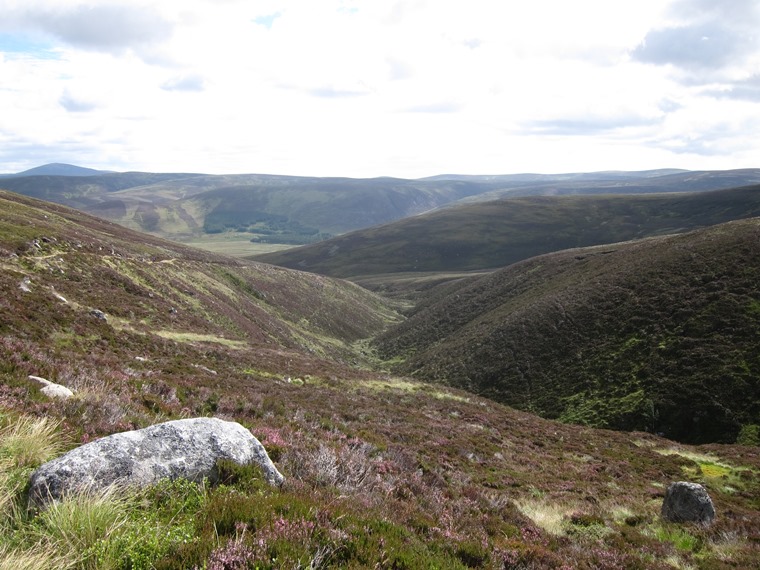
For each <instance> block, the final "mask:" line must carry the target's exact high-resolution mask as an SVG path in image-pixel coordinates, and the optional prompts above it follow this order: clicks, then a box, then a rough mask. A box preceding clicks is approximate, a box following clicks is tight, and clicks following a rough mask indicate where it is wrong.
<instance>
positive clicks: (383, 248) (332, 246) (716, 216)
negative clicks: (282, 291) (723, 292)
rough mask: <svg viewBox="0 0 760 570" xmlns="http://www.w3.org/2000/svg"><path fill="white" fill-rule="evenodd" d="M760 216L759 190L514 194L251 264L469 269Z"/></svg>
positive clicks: (331, 269)
mask: <svg viewBox="0 0 760 570" xmlns="http://www.w3.org/2000/svg"><path fill="white" fill-rule="evenodd" d="M758 215H760V186H748V187H742V188H735V189H729V190H717V191H712V192H702V193H693V194H677V193H676V194H672V193H671V194H652V195H631V196H617V195H605V196H539V197H526V198H511V199H504V200H497V201H493V202H483V203H476V204H467V205H460V206H455V207H449V208H445V209H442V210H437V211H434V212H430V213H427V214H424V215H421V216H416V217H413V218H407V219H404V220H400V221H398V222H394V223H391V224H386V225H383V226H378V227H374V228H369V229H366V230H360V231H356V232H352V233H350V234H346V235H343V236H339V237H337V238H334V239H331V240H327V241H324V242H320V243H317V244H313V245H309V246H304V247H299V248H294V249H289V250H285V251H280V252H275V253H268V254H264V255H260V256H255V257H254V259H257V260H259V261H264V262H266V263H274V264H276V265H281V266H283V267H291V268H298V269H303V270H307V271H314V272H316V273H321V274H323V275H332V276H336V277H344V278H346V277H352V278H353V277H358V276H367V275H375V274H386V273H401V272H419V271H428V272H429V271H473V270H480V269H492V268H498V267H504V266H505V265H509V264H511V263H515V262H517V261H520V260H522V259H527V258H529V257H533V256H535V255H540V254H543V253H548V252H551V251H559V250H563V249H568V248H572V247H583V246H590V245H598V244H604V243H614V242H619V241H625V240H630V239H637V238H642V237H646V236H652V235H661V234H666V233H674V232H681V231H686V230H689V229H694V228H697V227H702V226H708V225H712V224H717V223H721V222H725V221H729V220H733V219H740V218H747V217H751V216H758Z"/></svg>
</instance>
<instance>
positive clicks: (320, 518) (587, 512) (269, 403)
mask: <svg viewBox="0 0 760 570" xmlns="http://www.w3.org/2000/svg"><path fill="white" fill-rule="evenodd" d="M97 311H103V312H104V314H101V313H99V312H97ZM395 319H396V316H395V314H394V313H393V312H392V311H391V310H390V309H389V308H388V307H387V305H386V304H385V303H384V302H383V301H382V300H381V299H378V298H377V297H375V296H374V295H372V294H369V293H367V292H366V291H363V290H361V289H359V288H358V287H355V286H353V285H350V284H345V283H342V282H340V281H335V280H332V279H328V278H324V277H320V276H315V275H310V274H303V273H299V272H294V271H290V270H283V269H278V268H274V267H268V266H264V265H259V264H243V263H238V262H235V261H234V260H231V259H229V258H226V257H221V256H214V255H211V254H208V253H205V252H202V251H198V250H193V249H190V248H186V247H183V246H180V245H176V244H172V243H169V242H165V241H162V240H159V239H157V238H153V237H150V236H144V235H139V234H136V233H133V232H130V231H127V230H125V229H124V228H122V227H120V226H116V225H114V224H111V223H108V222H104V221H102V220H98V219H95V218H92V217H90V216H86V215H83V214H79V213H77V212H73V211H71V210H68V209H66V208H63V207H59V206H54V205H50V204H43V203H41V202H38V201H35V200H31V199H28V198H21V197H18V196H13V195H10V194H6V193H2V194H0V467H1V468H2V469H0V565H2V566H4V567H8V568H21V567H29V566H25V565H28V564H30V562H29V561H30V560H37V561H38V563H37V565H36V567H38V568H59V569H62V570H63V569H72V570H73V569H77V570H79V569H81V570H84V569H90V568H156V569H159V570H169V569H183V570H184V569H187V568H196V567H197V568H204V567H205V568H209V569H211V568H223V567H228V568H230V567H232V568H245V567H246V566H248V567H257V568H261V569H266V570H275V569H278V568H298V567H301V568H303V567H311V568H386V569H389V568H431V567H434V568H451V569H454V570H465V569H466V568H487V569H494V570H496V569H499V570H501V569H504V568H533V569H550V568H551V569H560V568H567V567H572V568H577V569H580V570H592V569H599V568H609V569H613V568H626V569H639V570H667V569H669V568H673V567H674V565H675V566H680V567H683V568H687V567H694V568H705V569H707V568H710V569H722V568H731V567H733V568H752V567H753V565H756V561H757V560H758V551H759V546H758V545H759V544H760V541H759V540H758V537H760V514H759V513H760V504H759V503H758V497H760V494H759V493H758V491H760V477H759V476H758V472H760V454H759V453H758V449H760V448H756V447H742V446H733V445H731V446H718V445H713V446H709V447H705V446H702V447H692V446H687V445H682V444H676V443H674V442H672V441H668V440H666V439H663V438H660V437H656V436H654V435H651V434H644V433H634V434H627V433H622V432H608V431H605V430H597V429H591V428H588V427H582V426H572V425H565V424H561V423H557V422H553V421H549V420H544V419H541V418H539V417H537V416H535V415H532V414H528V413H524V412H518V411H515V410H513V409H510V408H507V407H505V406H503V405H501V404H499V403H497V402H493V401H490V400H486V399H483V398H480V397H477V396H474V395H471V394H468V393H466V392H462V391H458V390H454V389H450V388H447V387H443V386H434V385H428V384H423V383H417V382H414V381H410V380H408V379H404V378H398V377H394V376H390V375H388V374H387V373H378V372H373V371H371V370H369V369H367V368H365V367H363V364H366V363H369V362H371V359H370V358H369V353H368V351H367V347H366V344H365V342H364V341H363V340H361V339H362V338H363V337H366V336H369V335H372V334H377V333H378V332H379V331H381V330H382V329H383V328H384V327H385V326H387V325H388V323H389V322H391V321H393V320H395ZM29 375H37V376H43V377H46V378H49V379H51V380H54V381H56V382H59V383H61V384H65V385H67V386H69V387H70V388H72V389H73V390H74V395H73V397H71V398H70V399H68V400H51V399H48V398H46V397H44V396H43V395H42V394H41V392H40V390H39V387H38V386H37V385H36V383H33V382H30V381H29V380H28V379H27V377H28V376H29ZM205 415H213V416H216V417H220V418H223V419H230V420H235V421H238V422H241V423H242V424H243V425H244V426H245V427H247V428H250V430H251V431H252V432H253V434H254V435H255V436H257V437H258V438H259V439H260V440H261V441H262V443H263V444H264V445H265V446H266V448H267V450H268V452H269V454H270V456H271V457H272V459H273V460H274V462H275V464H276V466H277V468H278V469H279V470H280V471H281V472H282V474H283V475H284V476H285V478H286V482H285V485H284V486H283V487H282V488H280V489H277V488H272V487H270V486H269V485H266V484H262V482H261V480H260V475H259V471H258V469H253V470H251V469H245V468H238V467H234V466H231V465H229V464H226V465H224V464H223V465H219V466H218V469H219V470H220V476H221V477H222V481H223V482H224V484H222V485H219V486H211V485H196V484H192V483H187V482H183V481H176V482H174V483H164V484H159V485H157V486H155V487H151V488H148V489H145V490H143V491H141V492H139V493H137V494H135V495H128V496H126V497H116V496H113V495H110V496H106V497H96V498H95V499H94V500H93V501H94V506H93V502H91V501H89V500H88V499H86V498H85V499H80V498H71V499H70V500H66V501H64V502H63V503H61V504H60V505H59V506H57V507H56V509H54V510H51V511H46V512H44V513H40V512H34V511H32V512H27V511H26V502H25V501H26V494H25V493H26V491H25V489H24V487H25V483H26V481H28V476H29V473H30V472H31V470H32V469H34V468H35V467H36V466H37V465H39V463H40V462H42V461H45V460H46V459H49V458H50V457H52V456H55V455H57V454H60V453H61V452H62V451H64V450H65V449H68V448H71V447H74V446H77V445H80V444H81V443H84V442H87V441H90V440H92V439H93V438H96V437H99V436H102V435H106V434H110V433H113V432H118V431H124V430H128V429H132V428H141V427H147V426H148V425H152V424H155V423H158V422H163V421H165V420H168V419H178V418H185V417H191V416H205ZM750 435H751V434H750ZM679 479H687V480H689V481H695V482H700V483H703V484H704V485H705V486H706V487H707V488H708V490H709V492H710V494H711V496H712V498H713V501H714V503H715V506H716V510H717V512H718V518H717V520H716V523H715V524H714V525H713V526H712V527H710V528H697V527H693V526H689V525H676V524H670V523H665V522H663V521H661V520H660V518H659V509H660V505H661V503H662V497H663V495H664V492H665V488H666V486H667V485H668V483H670V482H671V481H674V480H679ZM59 515H60V516H59ZM92 523H94V524H95V526H93V524H92ZM93 528H94V529H95V530H94V531H91V529H93ZM225 565H226V566H225Z"/></svg>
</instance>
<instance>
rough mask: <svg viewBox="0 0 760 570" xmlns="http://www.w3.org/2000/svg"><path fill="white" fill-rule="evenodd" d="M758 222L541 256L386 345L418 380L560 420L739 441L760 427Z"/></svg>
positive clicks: (464, 293)
mask: <svg viewBox="0 0 760 570" xmlns="http://www.w3.org/2000/svg"><path fill="white" fill-rule="evenodd" d="M759 243H760V219H758V218H753V219H750V220H744V221H737V222H731V223H727V224H722V225H717V226H714V227H710V228H707V229H703V230H698V231H695V232H692V233H686V234H682V235H676V236H668V237H659V238H652V239H647V240H643V241H637V242H630V243H622V244H615V245H608V246H599V247H594V248H585V249H576V250H568V251H563V252H560V253H555V254H548V255H543V256H538V257H534V258H532V259H529V260H527V261H523V262H521V263H517V264H514V265H512V266H509V267H507V268H505V269H502V270H500V271H497V272H494V273H492V274H489V275H486V276H483V277H479V278H471V279H469V280H463V281H460V282H459V283H458V284H455V285H451V286H449V287H448V288H447V289H445V290H444V291H442V292H441V291H439V295H437V296H433V295H431V296H429V298H428V300H427V301H426V302H424V303H422V304H420V305H419V306H418V307H417V308H416V309H415V312H414V313H413V315H412V316H411V317H410V318H409V319H408V320H407V321H405V322H404V323H402V324H400V325H399V326H398V327H397V328H395V329H393V330H390V331H388V332H387V333H386V334H385V335H383V336H382V337H381V340H380V342H379V346H380V348H381V352H382V354H383V355H384V356H385V357H386V358H396V359H402V360H403V364H401V365H400V367H399V369H400V370H403V371H405V372H412V373H414V375H415V376H417V377H419V378H424V379H427V380H433V381H437V382H442V383H446V384H449V385H452V386H458V387H461V388H465V389H467V390H470V391H472V392H474V393H478V394H481V395H485V396H488V397H490V398H493V399H495V400H498V401H501V402H505V403H508V404H510V405H514V406H516V407H519V408H522V409H526V410H531V411H535V412H536V413H539V414H541V415H544V416H546V417H551V418H558V419H561V420H563V421H571V422H580V423H585V424H588V425H594V426H599V427H612V428H616V429H627V430H632V429H637V430H647V431H652V432H663V433H664V434H665V435H666V436H668V437H671V438H675V439H679V440H683V441H692V442H704V441H723V442H729V441H734V439H735V438H736V437H737V435H738V433H739V431H740V429H741V428H742V426H743V425H747V424H758V423H760V337H758V331H760V289H758V283H760V255H758V251H760V250H758V244H759Z"/></svg>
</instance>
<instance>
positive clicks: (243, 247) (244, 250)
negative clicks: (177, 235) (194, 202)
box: [185, 232, 293, 257]
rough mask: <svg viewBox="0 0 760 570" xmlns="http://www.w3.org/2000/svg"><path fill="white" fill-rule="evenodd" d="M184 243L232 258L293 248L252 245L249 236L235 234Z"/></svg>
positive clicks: (212, 236) (211, 235)
mask: <svg viewBox="0 0 760 570" xmlns="http://www.w3.org/2000/svg"><path fill="white" fill-rule="evenodd" d="M185 243H187V244H188V245H192V246H193V247H199V248H201V249H205V250H208V251H212V252H214V253H221V254H224V255H231V256H233V257H250V256H254V255H261V254H264V253H272V252H275V251H283V250H286V249H289V248H291V247H293V246H292V245H285V244H278V243H260V242H257V243H254V242H251V236H250V235H245V234H243V235H242V236H241V235H240V234H238V233H237V232H229V233H222V234H209V235H207V236H204V237H203V238H195V239H191V240H186V241H185Z"/></svg>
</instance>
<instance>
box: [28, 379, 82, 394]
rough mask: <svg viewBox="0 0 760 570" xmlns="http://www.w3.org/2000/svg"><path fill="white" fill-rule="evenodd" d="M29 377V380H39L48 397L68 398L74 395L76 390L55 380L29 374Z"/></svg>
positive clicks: (41, 389)
mask: <svg viewBox="0 0 760 570" xmlns="http://www.w3.org/2000/svg"><path fill="white" fill-rule="evenodd" d="M28 378H29V380H32V381H33V382H37V383H38V384H41V385H42V388H40V392H42V393H43V394H45V395H46V396H47V397H48V398H58V399H60V400H68V399H69V398H71V397H72V396H73V395H74V392H72V391H71V390H70V389H69V388H67V387H66V386H63V385H61V384H56V383H55V382H51V381H50V380H47V379H45V378H41V377H40V376H32V375H29V376H28Z"/></svg>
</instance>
